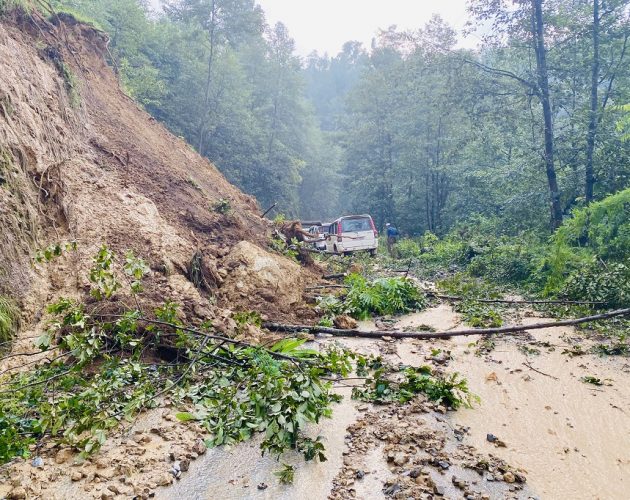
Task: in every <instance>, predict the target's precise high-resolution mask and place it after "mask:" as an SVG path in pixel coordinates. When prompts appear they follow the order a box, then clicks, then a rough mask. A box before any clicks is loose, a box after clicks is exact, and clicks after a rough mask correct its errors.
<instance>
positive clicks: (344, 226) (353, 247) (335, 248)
mask: <svg viewBox="0 0 630 500" xmlns="http://www.w3.org/2000/svg"><path fill="white" fill-rule="evenodd" d="M377 248H378V232H377V231H376V226H375V225H374V221H373V220H372V217H370V216H369V215H348V216H346V217H340V218H339V219H337V220H336V221H334V222H333V223H332V224H330V227H329V228H328V234H327V235H326V252H328V253H337V254H345V255H347V254H350V253H352V252H358V251H361V250H365V251H368V252H370V255H376V250H377Z"/></svg>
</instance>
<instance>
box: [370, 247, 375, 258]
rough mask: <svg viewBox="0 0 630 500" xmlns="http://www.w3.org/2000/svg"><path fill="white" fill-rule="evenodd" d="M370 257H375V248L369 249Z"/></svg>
mask: <svg viewBox="0 0 630 500" xmlns="http://www.w3.org/2000/svg"><path fill="white" fill-rule="evenodd" d="M370 257H376V248H373V249H372V250H370Z"/></svg>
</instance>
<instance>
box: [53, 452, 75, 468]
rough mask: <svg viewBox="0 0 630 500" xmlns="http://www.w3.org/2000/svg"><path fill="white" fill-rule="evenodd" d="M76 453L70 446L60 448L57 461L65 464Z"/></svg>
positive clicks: (56, 457)
mask: <svg viewBox="0 0 630 500" xmlns="http://www.w3.org/2000/svg"><path fill="white" fill-rule="evenodd" d="M73 455H74V453H73V451H72V449H70V448H63V449H61V450H59V451H58V452H57V454H56V455H55V463H56V464H59V465H61V464H65V463H66V462H67V461H68V460H70V459H71V458H72V456H73Z"/></svg>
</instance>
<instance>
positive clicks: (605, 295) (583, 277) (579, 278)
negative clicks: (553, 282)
mask: <svg viewBox="0 0 630 500" xmlns="http://www.w3.org/2000/svg"><path fill="white" fill-rule="evenodd" d="M560 295H561V296H563V297H567V298H568V299H572V300H589V301H594V302H601V303H602V306H603V307H613V308H615V307H627V305H628V304H630V259H628V260H627V261H626V262H617V263H615V262H610V263H608V264H606V263H605V262H603V261H595V260H592V261H591V262H589V263H588V264H587V265H585V266H583V267H582V268H581V269H580V270H579V271H577V270H576V271H574V272H573V273H572V274H571V275H570V276H569V277H568V278H567V280H566V281H565V283H564V284H563V286H562V289H561V290H560Z"/></svg>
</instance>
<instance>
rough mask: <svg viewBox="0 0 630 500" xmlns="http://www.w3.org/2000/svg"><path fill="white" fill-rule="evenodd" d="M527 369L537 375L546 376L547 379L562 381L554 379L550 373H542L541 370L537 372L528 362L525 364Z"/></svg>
mask: <svg viewBox="0 0 630 500" xmlns="http://www.w3.org/2000/svg"><path fill="white" fill-rule="evenodd" d="M523 364H524V365H525V366H526V367H527V368H529V369H530V370H532V371H534V372H536V373H540V374H541V375H544V376H545V377H549V378H552V379H554V380H560V379H559V378H558V377H554V376H553V375H549V374H548V373H545V372H541V371H540V370H537V369H536V368H534V367H533V366H532V365H530V364H529V363H528V362H527V361H526V362H524V363H523Z"/></svg>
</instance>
